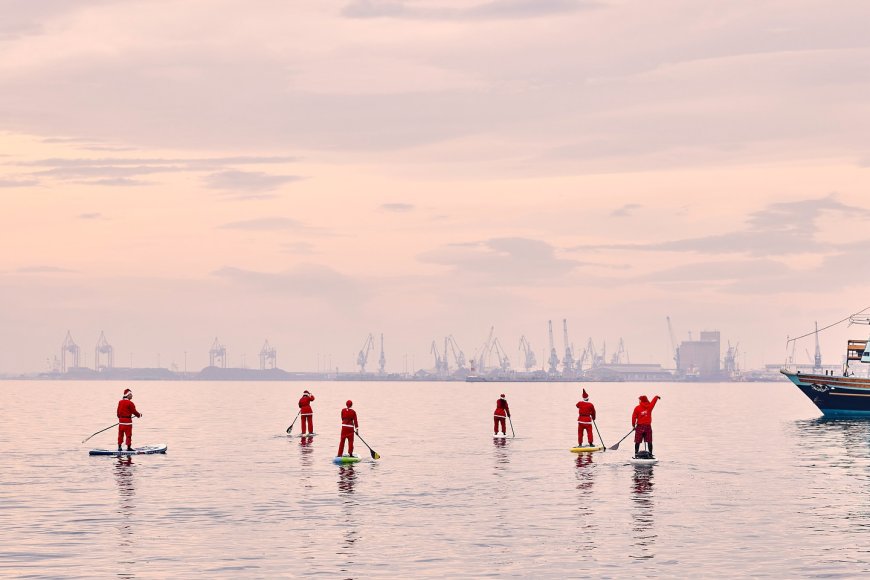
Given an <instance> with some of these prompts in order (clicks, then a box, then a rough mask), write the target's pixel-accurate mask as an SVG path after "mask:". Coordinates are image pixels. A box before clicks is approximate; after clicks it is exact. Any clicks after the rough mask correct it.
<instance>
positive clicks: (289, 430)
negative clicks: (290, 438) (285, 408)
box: [287, 409, 304, 435]
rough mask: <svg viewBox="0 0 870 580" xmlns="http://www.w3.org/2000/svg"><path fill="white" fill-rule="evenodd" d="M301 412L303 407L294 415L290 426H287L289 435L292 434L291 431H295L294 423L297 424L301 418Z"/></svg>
mask: <svg viewBox="0 0 870 580" xmlns="http://www.w3.org/2000/svg"><path fill="white" fill-rule="evenodd" d="M301 412H302V409H299V411H298V412H297V413H296V416H295V417H293V422H292V423H290V426H289V427H287V435H290V434H291V431H293V425H295V424H296V419H298V418H299V413H301ZM303 427H304V425H303Z"/></svg>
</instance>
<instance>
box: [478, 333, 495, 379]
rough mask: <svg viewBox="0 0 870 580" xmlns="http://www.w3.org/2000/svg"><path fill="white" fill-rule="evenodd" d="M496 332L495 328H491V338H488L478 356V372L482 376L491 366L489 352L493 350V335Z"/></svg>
mask: <svg viewBox="0 0 870 580" xmlns="http://www.w3.org/2000/svg"><path fill="white" fill-rule="evenodd" d="M494 332H495V326H490V327H489V336H487V338H486V342H484V343H483V346H482V347H481V349H480V350H479V351H478V354H477V372H479V373H481V374H482V373H483V372H484V371H485V370H486V367H487V365H488V364H489V360H488V358H489V351H490V350H491V349H492V335H493V333H494Z"/></svg>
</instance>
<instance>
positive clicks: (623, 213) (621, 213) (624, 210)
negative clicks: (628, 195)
mask: <svg viewBox="0 0 870 580" xmlns="http://www.w3.org/2000/svg"><path fill="white" fill-rule="evenodd" d="M641 207H643V206H642V205H640V204H638V203H627V204H625V205H624V206H622V207H619V208H616V209H615V210H613V211H612V212H610V217H628V216H630V215H631V214H633V213H634V211H635V210H637V209H640V208H641Z"/></svg>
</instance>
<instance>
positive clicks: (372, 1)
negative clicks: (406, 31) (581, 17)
mask: <svg viewBox="0 0 870 580" xmlns="http://www.w3.org/2000/svg"><path fill="white" fill-rule="evenodd" d="M598 6H600V4H599V3H598V2H590V1H581V0H491V1H489V2H481V3H478V4H474V5H472V6H469V7H467V8H453V7H449V6H445V5H444V3H443V2H436V3H432V2H429V3H428V5H427V6H419V3H417V5H415V6H411V5H410V3H408V2H406V1H404V0H353V1H352V2H350V3H348V4H347V5H345V7H344V9H342V15H343V16H345V17H346V18H406V19H411V20H454V21H462V20H471V21H474V20H510V19H524V18H540V17H545V16H552V15H556V14H566V13H571V12H578V11H580V10H588V9H590V8H595V7H598Z"/></svg>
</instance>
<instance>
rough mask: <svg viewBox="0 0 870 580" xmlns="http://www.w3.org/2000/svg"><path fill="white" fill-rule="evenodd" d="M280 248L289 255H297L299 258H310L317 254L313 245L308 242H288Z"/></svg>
mask: <svg viewBox="0 0 870 580" xmlns="http://www.w3.org/2000/svg"><path fill="white" fill-rule="evenodd" d="M281 247H282V248H284V251H285V252H287V253H289V254H297V255H300V256H310V255H312V254H316V253H317V251H316V250H315V247H314V244H312V243H310V242H289V243H286V244H281Z"/></svg>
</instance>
